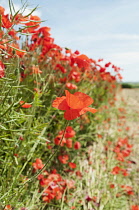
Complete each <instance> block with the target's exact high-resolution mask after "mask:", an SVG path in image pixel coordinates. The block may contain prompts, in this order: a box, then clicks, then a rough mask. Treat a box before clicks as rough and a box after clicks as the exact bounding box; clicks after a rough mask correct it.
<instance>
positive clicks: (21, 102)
mask: <svg viewBox="0 0 139 210" xmlns="http://www.w3.org/2000/svg"><path fill="white" fill-rule="evenodd" d="M22 104H23V105H22ZM20 105H21V107H22V108H30V107H32V105H31V104H28V103H25V102H24V101H20Z"/></svg>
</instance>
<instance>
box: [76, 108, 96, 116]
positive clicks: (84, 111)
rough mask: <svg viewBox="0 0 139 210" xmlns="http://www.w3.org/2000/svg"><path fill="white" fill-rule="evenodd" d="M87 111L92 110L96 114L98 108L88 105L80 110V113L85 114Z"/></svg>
mask: <svg viewBox="0 0 139 210" xmlns="http://www.w3.org/2000/svg"><path fill="white" fill-rule="evenodd" d="M86 112H92V113H93V114H94V113H96V112H97V109H94V108H91V107H86V108H84V109H82V110H81V111H80V115H82V114H85V113H86Z"/></svg>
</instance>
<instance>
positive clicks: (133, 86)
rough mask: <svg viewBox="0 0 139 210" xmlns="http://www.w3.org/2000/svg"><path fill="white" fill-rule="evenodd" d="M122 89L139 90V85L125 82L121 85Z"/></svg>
mask: <svg viewBox="0 0 139 210" xmlns="http://www.w3.org/2000/svg"><path fill="white" fill-rule="evenodd" d="M121 86H122V88H139V83H137V82H135V83H134V82H132V83H130V82H123V83H121Z"/></svg>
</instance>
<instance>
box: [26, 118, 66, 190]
mask: <svg viewBox="0 0 139 210" xmlns="http://www.w3.org/2000/svg"><path fill="white" fill-rule="evenodd" d="M68 122H69V121H68V120H66V123H65V127H64V132H63V134H62V137H61V139H60V143H59V145H58V147H57V149H56V150H55V152H54V153H53V154H51V155H50V157H49V158H48V160H47V162H46V163H45V164H44V166H43V168H41V169H40V170H39V171H38V172H37V173H36V174H35V175H34V176H33V177H31V178H30V179H28V180H27V181H26V182H24V183H23V186H24V185H25V184H26V183H27V182H31V181H32V180H33V179H35V178H36V177H37V176H38V175H40V174H41V173H42V172H43V170H44V169H45V168H46V166H47V165H48V163H49V162H50V161H51V159H52V158H53V157H54V156H55V155H56V154H57V152H58V150H59V148H60V145H61V143H62V140H63V138H64V135H65V132H66V127H67V125H68Z"/></svg>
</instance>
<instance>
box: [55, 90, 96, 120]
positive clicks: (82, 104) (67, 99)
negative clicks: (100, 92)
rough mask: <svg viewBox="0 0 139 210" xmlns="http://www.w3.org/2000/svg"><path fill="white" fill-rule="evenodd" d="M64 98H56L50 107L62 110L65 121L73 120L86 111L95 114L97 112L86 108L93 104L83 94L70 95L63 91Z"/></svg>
mask: <svg viewBox="0 0 139 210" xmlns="http://www.w3.org/2000/svg"><path fill="white" fill-rule="evenodd" d="M65 93H66V96H62V97H58V98H56V99H55V100H54V101H53V104H52V107H55V108H57V109H60V110H64V111H65V113H64V118H65V119H66V120H73V119H76V118H77V117H79V116H80V115H82V114H85V113H86V112H87V111H89V112H92V113H95V112H96V111H97V110H96V109H94V108H91V107H88V106H89V105H91V104H92V103H93V99H92V98H91V97H90V96H88V95H86V94H85V93H81V92H76V93H74V94H71V93H70V92H69V91H68V90H65Z"/></svg>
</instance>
